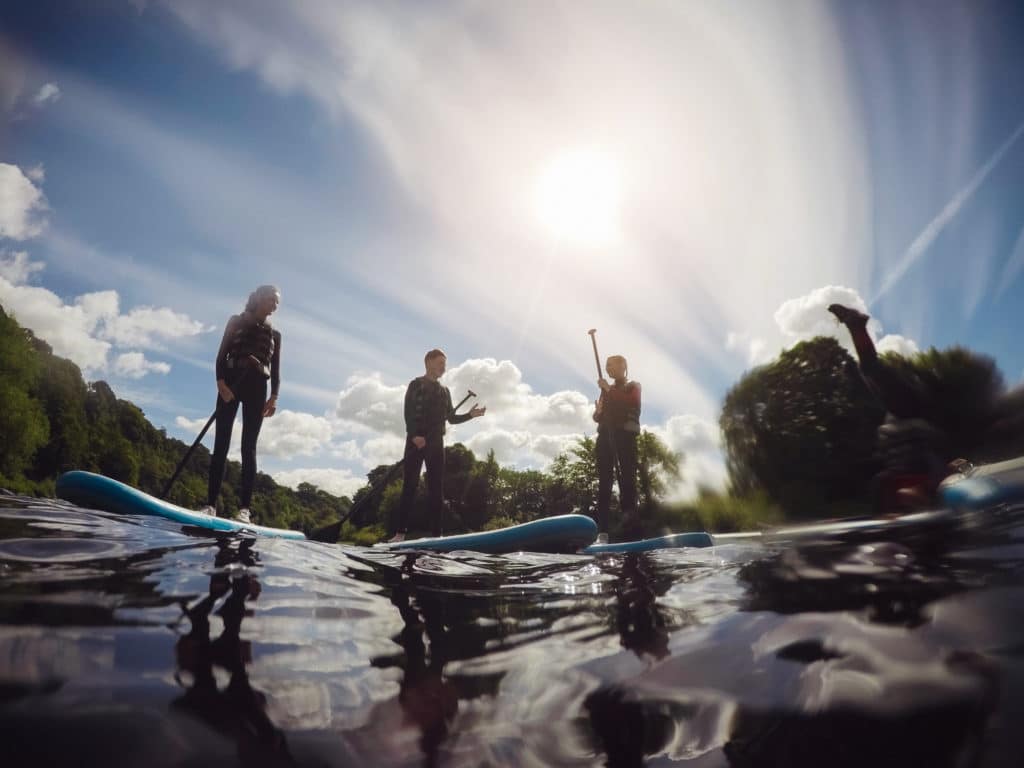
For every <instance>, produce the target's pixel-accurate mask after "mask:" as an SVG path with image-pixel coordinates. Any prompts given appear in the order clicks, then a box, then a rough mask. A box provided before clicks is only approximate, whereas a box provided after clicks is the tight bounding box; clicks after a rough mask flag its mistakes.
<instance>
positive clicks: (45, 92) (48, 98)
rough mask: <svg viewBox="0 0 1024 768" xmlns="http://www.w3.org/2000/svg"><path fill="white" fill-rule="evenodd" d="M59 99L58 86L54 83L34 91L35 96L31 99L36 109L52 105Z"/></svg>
mask: <svg viewBox="0 0 1024 768" xmlns="http://www.w3.org/2000/svg"><path fill="white" fill-rule="evenodd" d="M59 98H60V86H58V85H57V84H56V83H46V84H45V85H43V87H42V88H40V89H39V90H38V91H36V95H35V96H33V97H32V103H33V104H35V105H36V106H37V107H41V106H44V105H45V104H52V103H53V102H55V101H57V99H59Z"/></svg>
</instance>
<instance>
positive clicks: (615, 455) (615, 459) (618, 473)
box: [587, 328, 622, 490]
mask: <svg viewBox="0 0 1024 768" xmlns="http://www.w3.org/2000/svg"><path fill="white" fill-rule="evenodd" d="M587 333H588V334H590V343H591V344H593V346H594V364H595V365H596V366H597V378H599V379H603V378H604V371H602V370H601V356H600V355H599V354H597V328H591V329H590V330H589V331H587ZM601 396H602V397H603V396H604V392H603V391H602V393H601ZM599 399H600V398H599ZM608 443H609V445H611V447H612V465H613V466H614V467H615V477H616V479H618V481H619V488H620V490H621V488H622V468H621V467H620V466H619V448H618V446H617V445H615V436H614V435H609V436H608ZM595 458H596V457H595Z"/></svg>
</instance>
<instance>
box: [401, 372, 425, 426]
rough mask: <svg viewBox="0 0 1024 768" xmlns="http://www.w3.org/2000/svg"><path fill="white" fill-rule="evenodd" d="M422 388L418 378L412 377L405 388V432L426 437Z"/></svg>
mask: <svg viewBox="0 0 1024 768" xmlns="http://www.w3.org/2000/svg"><path fill="white" fill-rule="evenodd" d="M424 389H425V388H424V387H423V386H421V384H420V380H419V379H413V380H412V381H410V382H409V386H408V387H407V388H406V390H405V432H406V434H407V435H410V436H412V437H426V434H427V424H426V416H427V413H426V411H427V407H426V406H427V404H426V402H425V397H424Z"/></svg>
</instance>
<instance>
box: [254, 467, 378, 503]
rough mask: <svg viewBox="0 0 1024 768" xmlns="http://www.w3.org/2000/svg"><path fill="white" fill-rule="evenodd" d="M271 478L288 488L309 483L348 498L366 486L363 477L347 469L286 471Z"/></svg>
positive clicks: (276, 473) (314, 468)
mask: <svg viewBox="0 0 1024 768" xmlns="http://www.w3.org/2000/svg"><path fill="white" fill-rule="evenodd" d="M273 478H274V480H276V481H277V482H278V483H280V484H281V485H284V486H287V487H289V488H293V489H297V488H298V487H299V483H310V484H312V485H315V486H316V487H317V488H320V489H321V490H324V491H327V492H328V493H332V494H334V495H335V496H348V497H349V498H351V497H352V496H353V495H354V494H355V492H356V491H358V490H359V489H360V488H362V487H363V486H364V485H366V478H365V477H357V476H355V475H353V474H352V473H351V472H350V471H349V470H347V469H329V468H324V467H313V468H309V469H287V470H284V471H283V472H275V473H274V474H273Z"/></svg>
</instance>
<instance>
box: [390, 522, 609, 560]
mask: <svg viewBox="0 0 1024 768" xmlns="http://www.w3.org/2000/svg"><path fill="white" fill-rule="evenodd" d="M595 538H597V524H596V523H595V522H594V521H593V520H591V519H590V518H589V517H587V516H586V515H557V516H556V517H544V518H541V519H540V520H531V521H530V522H528V523H520V524H519V525H511V526H509V527H508V528H499V529H498V530H495V531H481V532H480V533H462V534H459V535H457V536H438V537H435V538H429V539H410V540H409V541H403V542H401V543H399V544H377V545H376V546H378V547H381V548H386V549H390V550H430V551H432V552H455V551H456V550H467V551H470V552H483V553H485V554H490V555H501V554H507V553H509V552H575V551H577V550H578V549H579V548H580V547H585V546H586V545H587V544H589V543H590V542H592V541H593V540H594V539H595Z"/></svg>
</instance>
